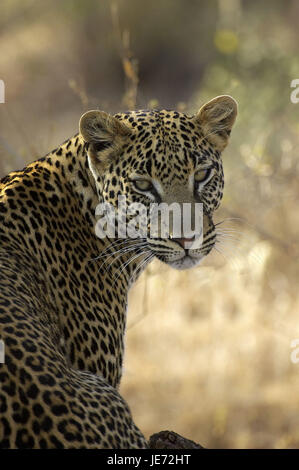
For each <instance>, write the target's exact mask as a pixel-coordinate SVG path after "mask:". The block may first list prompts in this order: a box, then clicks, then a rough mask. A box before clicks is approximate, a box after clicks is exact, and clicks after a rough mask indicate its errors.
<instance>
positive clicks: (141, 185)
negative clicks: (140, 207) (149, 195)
mask: <svg viewBox="0 0 299 470" xmlns="http://www.w3.org/2000/svg"><path fill="white" fill-rule="evenodd" d="M134 185H135V187H136V188H137V189H139V191H150V190H151V189H153V185H152V183H151V182H150V181H148V180H142V179H137V180H135V181H134Z"/></svg>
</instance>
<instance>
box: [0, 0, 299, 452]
mask: <svg viewBox="0 0 299 470" xmlns="http://www.w3.org/2000/svg"><path fill="white" fill-rule="evenodd" d="M0 13H1V14H0V40H1V46H2V47H1V51H2V54H1V56H0V70H1V77H0V78H1V79H3V80H4V81H5V84H6V103H5V104H2V105H0V111H1V113H0V124H1V126H0V176H3V175H4V174H6V173H7V172H8V171H10V170H12V169H15V168H18V167H22V166H24V165H25V164H26V163H27V162H29V161H32V160H33V159H35V158H37V157H38V156H42V155H43V154H45V153H46V152H48V151H50V150H51V148H54V147H56V146H57V144H59V142H61V141H63V140H65V139H66V138H67V137H69V136H71V135H72V134H73V133H74V132H75V131H76V130H77V125H78V121H79V117H80V115H81V114H82V112H83V111H85V110H87V109H92V108H94V107H99V108H101V109H104V110H106V111H110V112H116V111H120V110H124V109H127V108H132V107H137V108H146V107H157V106H158V107H168V108H177V109H179V110H181V111H184V112H186V113H193V112H195V111H196V110H197V109H198V108H199V107H200V106H201V105H202V104H203V103H204V102H205V101H207V100H209V99H211V98H212V97H214V96H216V95H219V94H231V95H232V96H233V97H234V98H235V99H237V101H238V103H239V117H238V121H237V124H236V126H235V128H234V130H233V133H232V137H231V143H230V145H229V147H228V149H227V150H226V151H225V154H224V168H225V177H226V186H225V196H224V201H223V204H222V207H221V209H220V210H219V213H218V215H217V220H219V221H220V220H222V219H226V220H225V221H224V223H223V226H224V227H225V228H226V229H227V230H230V232H227V239H226V240H225V242H224V244H223V245H222V246H219V250H220V251H221V253H217V252H214V253H213V254H212V255H210V256H209V257H208V258H207V259H206V260H205V262H204V264H203V265H202V266H201V267H200V268H198V269H195V270H191V271H187V272H183V273H182V272H175V271H171V270H170V269H168V268H167V267H165V266H161V265H160V264H156V263H153V264H152V265H151V266H150V267H149V268H148V270H147V271H146V273H145V274H144V275H143V276H142V278H141V280H140V281H139V282H138V283H137V285H136V287H134V288H133V289H132V291H131V305H130V310H129V320H128V323H129V325H128V332H127V355H126V363H125V371H124V378H123V384H122V387H121V389H122V393H123V395H124V396H125V398H126V399H127V400H128V402H129V404H130V406H131V408H132V411H133V414H134V416H135V420H136V422H137V424H138V425H139V426H140V428H141V429H142V430H143V431H144V433H145V434H146V435H147V436H148V435H150V434H151V433H153V432H157V431H159V430H160V429H173V430H175V431H176V432H179V433H180V434H182V435H185V436H186V437H190V438H191V439H193V440H195V441H198V442H200V443H201V444H202V445H204V446H206V447H298V446H299V400H298V391H299V364H293V363H292V362H291V360H290V354H291V347H290V343H291V341H292V340H293V339H294V338H299V326H298V320H297V318H298V310H299V299H298V293H297V291H298V287H297V286H298V279H299V268H298V254H299V252H298V229H299V211H298V201H299V185H298V173H299V163H298V156H297V154H298V144H299V120H298V116H299V104H297V105H296V104H293V103H292V102H291V100H290V94H291V91H292V89H291V88H290V83H291V81H292V80H293V79H295V78H299V70H298V69H299V62H298V48H299V46H298V45H299V41H298V39H299V38H298V36H299V33H298V19H299V2H298V1H296V0H288V1H285V0H271V1H270V0H268V1H264V2H259V1H258V0H252V1H250V2H249V1H245V0H243V1H241V0H218V1H217V0H210V1H205V0H203V1H197V0H189V1H188V2H186V1H183V0H163V1H162V2H145V1H141V0H127V1H125V0H119V1H117V2H116V1H115V2H112V1H108V0H106V1H105V0H103V1H100V0H85V1H79V0H64V1H63V2H60V1H58V0H52V1H51V2H50V1H43V2H39V1H37V0H27V1H26V2H21V1H19V0H2V1H1V5H0Z"/></svg>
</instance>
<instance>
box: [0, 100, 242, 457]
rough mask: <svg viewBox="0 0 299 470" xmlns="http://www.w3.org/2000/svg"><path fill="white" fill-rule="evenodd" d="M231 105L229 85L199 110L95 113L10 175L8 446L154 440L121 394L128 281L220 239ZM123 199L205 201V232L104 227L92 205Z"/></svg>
mask: <svg viewBox="0 0 299 470" xmlns="http://www.w3.org/2000/svg"><path fill="white" fill-rule="evenodd" d="M236 116H237V103H236V101H235V100H234V98H232V97H231V96H229V95H220V96H217V97H215V98H213V99H212V100H210V101H208V102H206V103H205V104H203V105H202V106H201V107H200V109H199V111H198V112H196V113H195V114H192V115H187V114H185V113H183V112H181V111H176V110H167V109H147V110H134V111H125V112H120V113H117V114H110V113H108V112H105V111H101V110H99V109H96V110H89V111H87V112H85V113H84V114H83V115H82V117H81V118H80V121H79V132H77V133H76V134H75V135H74V136H73V137H71V138H70V139H68V140H66V141H65V142H63V143H62V144H61V145H60V146H59V147H57V148H56V149H54V150H53V151H51V152H50V153H48V154H47V155H45V156H44V157H42V158H37V159H36V160H35V161H34V162H32V163H29V164H28V165H27V166H26V167H25V168H24V169H22V170H17V171H13V172H11V173H9V174H8V175H7V176H5V177H4V178H2V179H1V182H0V339H1V345H2V347H3V348H4V351H5V354H4V359H3V361H2V362H1V364H0V385H1V386H0V447H1V448H2V449H24V448H30V449H50V448H51V449H60V448H62V449H74V448H76V449H80V448H89V449H146V448H148V445H149V444H148V440H147V439H146V438H145V436H144V434H143V433H142V432H141V430H140V429H139V428H138V427H137V425H136V424H135V422H134V420H133V417H132V413H131V411H130V407H129V405H128V404H127V402H126V401H125V400H124V398H123V397H122V396H121V394H120V392H119V386H120V381H121V376H122V369H123V360H124V343H125V331H126V323H127V311H128V292H129V290H130V288H131V286H132V285H134V283H135V282H136V280H137V279H138V278H139V276H140V275H141V273H142V272H143V271H144V270H145V269H146V267H147V266H148V265H149V263H151V262H152V260H153V259H156V260H158V261H159V262H160V263H163V264H166V265H168V266H170V267H172V268H174V269H179V270H185V269H189V268H193V267H197V266H198V265H199V264H200V263H201V261H202V260H203V259H204V258H205V257H206V256H207V255H208V254H209V253H210V252H211V251H212V249H213V248H214V246H215V243H216V239H217V234H216V229H215V224H214V222H213V215H214V211H215V210H216V209H217V208H218V207H219V204H220V202H221V199H222V195H223V188H224V175H223V165H222V151H223V150H224V149H225V147H226V146H227V143H228V141H229V137H230V133H231V129H232V127H233V125H234V122H235V119H236ZM120 196H126V201H127V203H128V204H137V205H139V206H141V205H142V207H144V208H145V210H146V211H148V210H150V206H151V205H152V204H154V203H165V204H171V203H173V202H175V203H177V204H178V205H179V207H182V206H183V204H186V203H188V204H189V205H190V206H191V207H192V208H194V207H195V205H196V204H200V205H201V206H200V207H201V208H202V212H201V222H202V225H201V226H202V234H201V242H200V243H199V244H198V245H197V246H196V247H195V248H192V246H193V245H192V243H191V242H192V240H193V241H194V239H195V235H196V234H195V235H194V233H193V234H191V235H192V236H191V235H190V236H188V235H189V234H188V233H187V234H185V233H183V234H180V235H181V236H174V235H176V234H173V232H171V230H169V233H167V236H165V234H164V233H162V232H158V234H156V236H155V237H152V236H151V234H150V233H149V232H148V230H149V228H150V226H149V225H150V222H148V225H146V230H145V232H143V235H144V236H143V237H138V236H136V237H128V236H127V237H123V236H120V235H119V233H117V234H116V236H115V237H113V236H112V235H111V233H110V232H108V233H105V231H104V229H103V230H102V232H101V233H97V232H99V230H98V231H97V229H96V228H98V227H99V221H102V219H103V218H104V215H103V214H104V212H103V214H102V217H99V214H97V208H98V207H99V205H100V206H101V207H102V205H103V204H104V205H105V204H106V205H107V204H108V205H109V207H113V208H115V210H116V211H117V209H118V201H119V197H120ZM105 207H106V206H105ZM192 214H194V211H193V212H192ZM124 217H125V219H124V218H122V222H124V223H129V222H132V213H128V214H126V215H125V216H124ZM118 226H120V223H119V224H118ZM144 233H145V234H144Z"/></svg>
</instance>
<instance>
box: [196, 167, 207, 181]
mask: <svg viewBox="0 0 299 470" xmlns="http://www.w3.org/2000/svg"><path fill="white" fill-rule="evenodd" d="M210 174H211V169H210V168H205V169H203V170H199V171H197V172H196V173H195V174H194V181H196V183H203V182H204V181H206V180H207V179H208V178H209V176H210Z"/></svg>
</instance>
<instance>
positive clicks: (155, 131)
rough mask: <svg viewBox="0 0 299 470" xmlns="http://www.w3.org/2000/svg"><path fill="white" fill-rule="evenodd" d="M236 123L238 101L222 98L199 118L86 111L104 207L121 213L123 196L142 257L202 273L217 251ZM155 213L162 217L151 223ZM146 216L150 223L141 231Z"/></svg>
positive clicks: (84, 126)
mask: <svg viewBox="0 0 299 470" xmlns="http://www.w3.org/2000/svg"><path fill="white" fill-rule="evenodd" d="M236 115H237V103H236V101H235V100H234V99H233V98H231V97H230V96H227V95H224V96H218V97H216V98H214V99H213V100H211V101H209V102H208V103H206V104H205V105H204V106H202V107H201V108H200V110H199V111H198V113H197V114H195V115H194V116H187V115H185V114H182V113H179V112H177V111H167V110H161V111H155V110H154V111H133V112H126V113H123V114H116V115H115V116H111V115H109V114H107V113H105V112H103V111H88V112H87V113H85V114H84V115H83V116H82V118H81V120H80V133H81V135H82V137H83V139H84V141H85V142H86V144H87V145H86V147H87V152H88V162H89V167H90V170H91V172H92V175H93V177H94V179H95V183H96V187H97V190H98V195H99V202H100V203H103V202H105V203H109V204H110V205H111V206H110V207H113V208H115V209H119V201H120V200H119V196H125V197H126V201H125V203H126V205H127V207H128V206H130V208H131V209H129V212H128V213H126V215H125V220H123V222H124V223H125V224H127V225H128V224H130V225H129V227H130V228H131V231H129V232H130V235H133V237H132V238H138V237H140V236H141V240H142V246H143V247H144V248H145V251H147V252H149V253H151V255H154V256H156V257H157V258H158V259H160V260H161V261H163V262H165V263H167V264H168V265H170V266H172V267H174V268H177V269H186V268H190V267H192V266H195V265H197V264H198V263H199V262H200V261H201V260H202V259H203V258H204V257H205V256H206V255H207V254H208V253H209V252H210V251H211V250H212V248H213V246H214V245H215V241H216V232H215V226H214V223H213V213H214V211H215V210H216V209H217V208H218V206H219V204H220V201H221V199H222V194H223V185H224V177H223V168H222V161H221V152H222V151H223V149H224V148H225V147H226V145H227V142H228V139H229V135H230V132H231V129H232V126H233V124H234V122H235V119H236ZM161 203H164V211H160V210H159V207H162V206H158V205H159V204H161ZM174 203H175V204H174ZM132 204H133V205H132ZM173 204H174V205H173ZM132 207H133V208H134V209H133V210H132ZM167 208H169V209H170V210H169V214H170V217H168V221H169V224H168V226H167V227H166V226H165V217H164V219H163V217H162V216H161V214H163V215H166V216H167V215H168V214H167ZM165 209H166V211H165ZM134 210H135V213H134ZM138 211H139V212H138ZM175 211H176V212H175ZM153 213H155V214H156V215H157V214H158V217H156V218H154V217H153V218H151V215H152V214H153ZM178 214H179V215H178ZM188 214H189V215H188ZM137 215H138V217H136V216H137ZM141 215H143V216H144V215H146V216H147V219H146V223H145V224H143V229H142V230H140V228H141V225H142V222H141V221H144V220H145V219H142V216H141ZM136 218H137V219H138V221H139V225H136ZM133 219H134V220H133ZM199 219H200V220H199ZM153 220H155V230H151V229H152V226H153ZM132 221H133V222H132ZM183 221H184V224H183ZM186 221H187V222H188V223H187V222H186ZM198 221H199V223H197V222H198ZM119 222H120V220H118V223H119ZM186 223H187V225H188V227H187V228H186ZM163 224H164V229H163ZM166 225H167V224H166ZM178 225H179V230H178ZM134 227H135V232H134ZM165 227H166V228H165ZM180 229H181V231H180ZM138 230H139V231H138ZM144 230H145V231H144ZM121 233H122V234H123V232H121ZM134 234H135V236H134Z"/></svg>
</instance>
